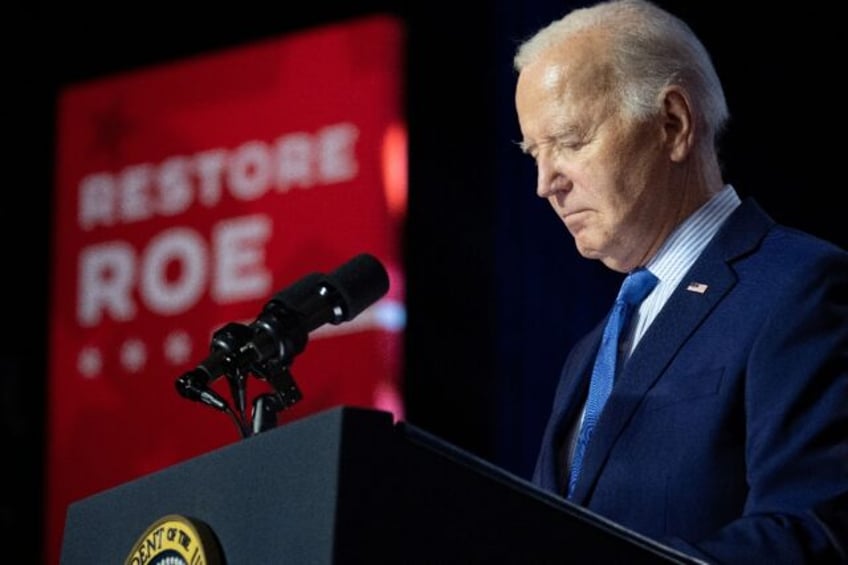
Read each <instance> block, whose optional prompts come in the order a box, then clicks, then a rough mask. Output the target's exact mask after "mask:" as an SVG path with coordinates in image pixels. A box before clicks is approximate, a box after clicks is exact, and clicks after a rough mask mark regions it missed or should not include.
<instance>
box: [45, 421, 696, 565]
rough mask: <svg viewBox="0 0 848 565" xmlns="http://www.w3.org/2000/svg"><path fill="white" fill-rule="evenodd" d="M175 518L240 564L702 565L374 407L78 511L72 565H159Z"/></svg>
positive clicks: (239, 449)
mask: <svg viewBox="0 0 848 565" xmlns="http://www.w3.org/2000/svg"><path fill="white" fill-rule="evenodd" d="M169 516H179V517H185V518H187V519H189V520H190V523H191V524H197V525H198V526H199V527H200V528H201V530H202V532H204V533H205V536H204V538H205V539H207V540H211V541H207V542H206V546H205V547H206V549H207V552H208V551H209V549H210V547H209V546H210V544H211V545H213V546H214V547H213V548H212V549H213V551H212V553H214V554H215V556H217V557H218V558H219V559H220V562H221V563H225V564H227V565H244V564H257V565H269V564H276V563H280V564H310V565H312V564H324V563H327V564H330V563H333V564H342V563H397V564H400V563H405V564H406V563H534V564H540V563H628V564H639V563H697V561H696V560H694V559H690V558H689V557H686V556H685V555H683V554H681V553H679V552H676V551H674V550H672V549H671V548H668V547H666V546H663V545H661V544H659V543H656V542H654V541H651V540H649V539H647V538H645V537H643V536H640V535H638V534H636V533H634V532H632V531H630V530H627V529H625V528H623V527H621V526H618V525H616V524H615V523H612V522H610V521H608V520H605V519H604V518H602V517H600V516H598V515H595V514H593V513H591V512H589V511H587V510H585V509H582V508H580V507H578V506H576V505H572V504H570V503H569V502H567V501H565V500H563V499H561V498H559V497H556V496H553V495H551V494H549V493H546V492H544V491H541V490H539V489H537V488H535V487H534V486H533V485H532V484H531V483H529V482H527V481H524V480H523V479H520V478H519V477H517V476H514V475H512V474H510V473H508V472H506V471H504V470H502V469H500V468H497V467H496V466H494V465H491V464H489V463H487V462H486V461H484V460H482V459H480V458H478V457H475V456H473V455H472V454H470V453H468V452H465V451H463V450H461V449H459V448H457V447H455V446H452V445H451V444H449V443H447V442H445V441H443V440H440V439H439V438H437V437H435V436H433V435H431V434H429V433H427V432H426V431H424V430H421V429H419V428H416V427H415V426H412V425H410V424H408V423H404V422H398V423H395V422H394V421H393V418H392V415H391V414H390V413H387V412H382V411H378V410H371V409H364V408H352V407H338V408H333V409H329V410H326V411H323V412H320V413H318V414H315V415H313V416H309V417H306V418H302V419H300V420H297V421H294V422H291V423H289V424H286V425H283V426H279V427H276V428H274V429H272V430H269V431H267V432H264V433H262V434H258V435H256V436H252V437H249V438H246V439H243V440H241V441H239V442H238V443H234V444H231V445H228V446H225V447H223V448H220V449H218V450H215V451H212V452H209V453H206V454H203V455H201V456H198V457H196V458H193V459H189V460H187V461H185V462H182V463H180V464H177V465H174V466H172V467H169V468H166V469H163V470H161V471H158V472H155V473H152V474H150V475H147V476H144V477H141V478H139V479H136V480H133V481H130V482H128V483H125V484H122V485H119V486H117V487H114V488H112V489H109V490H106V491H103V492H100V493H98V494H95V495H92V496H90V497H88V498H85V499H82V500H79V501H77V502H74V503H73V504H71V505H70V506H69V508H68V512H67V519H66V525H65V532H64V538H63V541H62V552H61V563H62V564H63V565H78V564H79V565H82V564H90V563H110V564H116V563H144V562H147V563H150V562H151V561H153V560H152V558H151V554H152V552H153V551H155V547H154V546H155V540H156V539H158V538H155V537H154V536H152V535H151V536H148V537H149V539H148V541H149V543H148V544H147V547H142V546H144V545H145V544H144V542H143V538H144V536H145V534H146V533H147V532H148V531H149V530H150V528H151V525H154V524H156V523H157V521H161V520H162V519H163V518H167V517H169ZM137 542H141V546H139V545H138V543H137ZM136 547H139V548H140V549H139V551H140V552H141V553H139V554H138V555H140V556H141V557H138V558H136V559H135V560H132V559H130V556H131V555H132V554H133V551H134V548H136ZM213 557H214V556H213ZM215 560H216V559H207V561H206V562H207V563H213V562H215ZM160 561H161V562H169V563H170V562H173V563H177V562H180V561H176V560H172V561H169V560H167V559H161V560H160ZM154 562H155V561H154ZM186 562H190V559H186ZM201 563H202V561H201V560H200V559H196V563H195V564H194V565H201Z"/></svg>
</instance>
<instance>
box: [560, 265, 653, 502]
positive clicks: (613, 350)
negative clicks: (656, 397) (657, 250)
mask: <svg viewBox="0 0 848 565" xmlns="http://www.w3.org/2000/svg"><path fill="white" fill-rule="evenodd" d="M656 284H657V277H655V276H654V275H653V274H652V273H651V272H650V271H649V270H647V269H645V268H643V267H640V268H639V269H636V270H635V271H633V272H631V273H630V274H629V275H627V278H625V279H624V282H623V283H622V285H621V290H619V291H618V298H616V299H615V305H613V309H612V313H611V314H610V316H609V319H608V320H607V325H606V327H605V328H604V335H603V338H602V339H601V347H600V349H598V356H597V357H596V358H595V367H594V369H593V370H592V380H591V381H590V382H589V397H588V398H587V399H586V409H585V413H584V415H583V425H582V426H581V428H580V432H579V433H578V435H577V443H576V445H575V446H574V457H573V458H572V463H571V471H570V473H569V476H568V497H569V498H571V495H572V494H573V493H574V487H575V486H577V478H578V477H579V476H580V469H581V467H582V465H583V455H584V454H585V453H586V446H587V445H588V443H589V438H591V436H592V431H594V429H595V424H596V423H597V422H598V417H599V416H600V414H601V410H603V408H604V404H605V403H606V401H607V398H608V397H609V395H610V391H612V385H613V382H614V381H615V370H616V366H617V365H618V348H619V339H620V334H621V332H622V330H623V329H624V328H626V327H627V324H628V322H629V321H630V317H631V315H632V314H633V311H634V310H635V309H636V308H638V307H639V303H640V302H642V300H644V299H645V297H646V296H648V294H649V293H650V292H651V290H653V288H654V287H655V286H656Z"/></svg>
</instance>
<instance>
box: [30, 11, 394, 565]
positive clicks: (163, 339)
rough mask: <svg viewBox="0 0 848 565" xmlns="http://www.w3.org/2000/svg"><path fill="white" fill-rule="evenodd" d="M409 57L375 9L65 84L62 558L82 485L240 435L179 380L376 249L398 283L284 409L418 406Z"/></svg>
mask: <svg viewBox="0 0 848 565" xmlns="http://www.w3.org/2000/svg"><path fill="white" fill-rule="evenodd" d="M402 64H403V30H402V27H401V25H400V23H399V22H397V21H395V20H394V19H392V18H389V17H371V18H364V19H361V20H356V21H351V22H348V23H345V24H343V25H342V24H337V25H333V26H328V27H325V28H320V29H315V30H309V31H306V32H300V33H297V34H292V35H288V36H286V37H283V38H279V39H277V40H266V41H263V42H260V43H255V44H251V45H247V46H242V47H237V48H233V49H230V50H227V51H223V52H219V53H215V54H207V55H203V56H199V57H196V58H193V59H189V60H182V61H177V62H173V63H170V64H167V65H160V66H157V67H155V68H149V69H142V70H136V71H132V72H127V73H124V74H122V75H116V76H111V77H107V78H104V79H100V80H96V81H92V82H88V83H84V84H78V85H73V86H71V87H68V88H66V89H65V90H63V92H62V93H61V95H60V97H59V105H58V114H57V119H58V122H57V139H58V148H57V178H56V183H57V184H56V187H57V189H56V198H55V214H56V215H55V221H54V226H55V236H54V247H53V250H54V257H53V283H52V308H51V313H50V320H51V328H50V339H51V342H50V368H49V377H48V378H49V382H48V386H47V389H48V390H49V398H48V418H49V422H48V453H47V456H48V469H47V481H48V484H47V509H46V514H47V530H46V543H47V558H48V561H47V562H48V563H56V562H58V553H59V542H60V540H61V534H62V530H63V528H64V518H65V512H66V509H67V505H68V504H69V503H71V502H73V501H75V500H78V499H80V498H83V497H86V496H89V495H91V494H94V493H96V492H98V491H101V490H103V489H105V488H109V487H111V486H115V485H118V484H120V483H123V482H126V481H128V480H131V479H133V478H137V477H139V476H142V475H144V474H147V473H150V472H153V471H156V470H158V469H161V468H163V467H166V466H169V465H172V464H175V463H177V462H179V461H181V460H184V459H187V458H189V457H192V456H195V455H198V454H201V453H203V452H206V451H209V450H211V449H214V448H217V447H219V446H222V445H224V444H227V443H230V442H233V441H237V440H239V439H240V435H239V433H238V429H237V428H236V426H235V425H234V423H233V421H232V420H231V419H229V418H228V417H227V415H226V414H224V413H223V412H219V411H216V410H214V409H212V408H210V407H207V406H205V405H203V404H201V403H194V402H191V401H189V400H187V399H185V398H183V397H181V396H180V395H179V394H178V393H177V391H176V389H175V380H176V379H177V377H179V376H180V375H181V374H183V373H184V372H185V371H187V370H190V369H192V368H194V367H195V366H196V365H197V363H198V362H200V361H201V360H203V359H204V358H205V357H206V356H207V355H208V354H209V348H210V339H211V336H212V334H213V332H214V331H215V330H217V329H219V328H221V327H222V326H223V325H225V324H227V323H229V322H234V321H235V322H241V323H249V322H251V321H252V320H254V319H255V317H256V316H257V315H258V314H259V312H260V310H261V308H262V307H263V305H264V304H265V303H266V302H267V300H268V299H269V298H271V297H272V296H273V295H274V294H275V293H276V292H277V291H279V290H281V289H283V288H286V287H287V286H288V285H290V284H292V283H293V282H295V281H297V280H299V279H300V278H302V277H303V276H304V275H306V274H308V273H313V272H316V271H318V272H322V273H329V272H331V271H333V270H334V269H336V268H337V267H338V266H340V265H341V264H343V263H344V262H346V261H347V260H348V259H350V258H352V257H354V256H355V255H358V254H360V253H369V254H372V255H374V256H375V257H377V258H378V259H379V260H380V261H381V262H382V263H383V265H385V266H386V268H387V270H388V272H389V275H390V289H389V292H388V293H387V295H386V296H385V297H384V298H382V299H381V300H379V301H378V302H377V303H375V304H373V305H372V306H370V307H369V308H368V309H366V310H365V311H364V312H362V313H361V314H360V315H359V316H358V317H357V318H356V319H354V320H352V321H350V322H345V323H342V324H340V325H326V326H324V327H322V328H320V329H319V330H317V331H315V332H313V333H312V334H310V336H309V342H308V343H307V346H306V349H305V350H304V351H303V352H302V353H301V354H300V355H299V356H298V357H297V359H296V361H295V362H294V363H292V365H291V372H292V375H293V377H294V380H295V382H296V383H297V385H298V387H299V389H300V391H301V392H302V394H303V400H302V401H301V402H300V403H298V404H296V405H295V406H294V407H292V408H291V409H289V410H285V411H283V412H282V413H281V414H280V421H281V422H286V421H290V420H293V419H297V418H299V417H302V416H304V415H306V414H309V413H313V412H315V411H317V410H321V409H324V408H327V407H330V406H334V405H339V404H346V405H357V406H366V407H377V408H382V409H387V410H391V411H392V412H394V413H395V415H396V416H398V417H400V416H401V414H400V411H401V410H402V406H401V403H400V400H399V399H400V392H399V390H400V382H399V379H400V366H401V365H400V361H401V350H400V348H401V332H402V329H403V322H404V308H403V276H402V273H401V270H400V257H399V254H400V251H399V247H400V246H399V237H400V225H399V224H400V222H401V221H402V219H403V214H404V211H405V202H406V201H405V191H406V134H405V125H404V123H403V116H402V86H403V85H402V78H403V68H402ZM266 384H267V383H265V382H263V381H261V380H258V379H251V380H248V382H247V390H248V394H249V395H251V396H252V395H254V394H258V393H259V392H262V391H263V390H265V389H264V388H263V387H264V385H266ZM213 386H214V387H215V390H217V391H218V392H219V394H221V395H222V396H224V397H226V398H230V395H229V392H228V389H227V388H226V379H220V381H216V382H215V383H213ZM133 534H134V533H133ZM130 543H131V542H130ZM128 550H129V546H128Z"/></svg>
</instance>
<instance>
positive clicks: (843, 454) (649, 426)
mask: <svg viewBox="0 0 848 565" xmlns="http://www.w3.org/2000/svg"><path fill="white" fill-rule="evenodd" d="M693 282H697V283H702V284H703V285H706V290H705V291H704V292H703V293H698V292H693V291H690V290H687V286H688V285H689V284H690V283H693ZM602 330H603V321H602V322H601V324H599V325H598V327H597V328H596V329H595V330H593V331H592V332H591V333H590V334H589V335H587V336H586V337H585V338H583V339H582V340H581V341H580V342H579V343H578V344H577V345H576V346H575V347H574V349H573V350H572V352H571V353H570V354H569V356H568V358H567V360H566V362H565V365H564V367H563V370H562V375H561V377H560V382H559V385H558V387H557V392H556V397H555V400H554V405H553V410H552V415H551V418H550V420H549V422H548V425H547V428H546V430H545V433H544V438H543V444H542V448H541V450H540V453H539V458H538V461H537V465H536V469H535V472H534V476H533V482H535V483H536V484H538V485H539V486H541V487H542V488H544V489H547V490H551V491H554V492H557V493H559V494H561V493H562V489H561V485H562V479H561V477H562V475H561V473H562V470H561V469H560V468H559V466H558V465H559V463H558V461H557V452H558V449H559V445H560V443H561V441H562V439H563V437H564V434H566V433H567V431H568V429H569V427H570V426H572V425H573V423H574V421H575V418H576V417H577V416H578V414H579V412H580V410H581V408H582V404H583V402H584V400H585V397H586V392H587V389H588V382H589V374H590V371H591V366H592V363H593V360H594V358H595V352H596V351H597V349H598V344H599V341H600V335H601V332H602ZM847 499H848V253H846V251H845V250H842V249H839V248H838V247H837V246H834V245H831V244H829V243H826V242H823V241H821V240H819V239H816V238H813V237H812V236H810V235H807V234H804V233H801V232H798V231H795V230H792V229H788V228H786V227H783V226H780V225H778V224H776V223H775V222H774V221H773V220H772V219H771V218H769V217H768V216H767V215H766V214H765V213H764V212H763V211H762V210H761V209H760V208H759V206H758V205H757V204H756V203H755V202H753V201H752V200H746V201H744V202H743V203H742V205H741V206H739V208H737V210H736V211H734V213H733V214H732V215H731V217H730V218H729V219H728V220H727V222H726V223H725V225H724V226H722V228H721V230H720V231H719V233H718V234H717V235H716V237H715V238H714V239H713V241H711V242H710V244H709V245H708V246H707V248H706V249H705V250H704V252H703V253H702V254H701V256H700V257H699V258H698V260H697V262H696V263H695V264H694V265H693V266H692V268H691V270H690V271H689V273H687V275H686V276H685V277H684V279H683V281H682V282H681V284H680V287H679V288H677V289H676V290H675V292H674V293H673V294H672V296H671V297H670V299H669V300H668V302H667V303H666V305H665V307H664V308H663V310H662V311H661V312H660V314H659V316H658V317H657V318H656V319H655V320H654V322H653V323H652V325H651V326H650V327H649V328H648V330H647V332H646V333H645V334H644V336H643V337H642V340H641V341H640V343H639V344H638V346H637V347H636V349H635V350H634V352H633V354H632V356H631V357H630V359H629V360H628V362H627V363H626V365H625V366H624V368H623V370H622V372H621V374H620V375H619V377H618V378H617V380H616V384H615V387H614V389H613V391H612V394H611V396H610V398H609V400H608V401H607V404H606V406H605V408H604V411H603V413H602V414H601V416H600V419H599V421H598V423H597V427H596V428H595V431H594V435H593V437H592V440H591V442H590V444H589V446H588V448H587V451H586V454H585V458H584V462H583V472H582V474H581V477H580V480H579V483H578V485H577V488H576V492H575V494H574V496H573V499H572V501H573V502H575V503H577V504H580V505H582V506H585V507H587V508H589V509H590V510H592V511H594V512H596V513H598V514H600V515H603V516H606V517H608V518H610V519H612V520H613V521H615V522H618V523H619V524H622V525H624V526H626V527H628V528H630V529H632V530H635V531H637V532H640V533H643V534H645V535H647V536H649V537H652V538H655V539H657V540H659V541H662V542H664V543H666V544H668V545H670V546H672V547H675V548H677V549H679V550H681V551H684V552H686V553H689V554H691V555H694V556H696V557H699V558H702V559H705V560H707V561H709V562H720V563H805V562H816V563H823V562H837V563H839V562H848V558H846V553H845V552H846V547H848V542H846V540H845V536H846V532H845V516H846V515H845V506H846V500H847Z"/></svg>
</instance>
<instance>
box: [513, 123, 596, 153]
mask: <svg viewBox="0 0 848 565" xmlns="http://www.w3.org/2000/svg"><path fill="white" fill-rule="evenodd" d="M579 135H581V130H580V128H579V127H578V126H577V125H576V124H569V125H567V126H565V127H563V128H561V129H560V130H558V131H557V132H556V133H554V134H552V135H549V136H546V137H545V138H544V139H543V140H542V141H540V142H538V143H534V142H530V141H527V140H526V139H522V140H521V141H513V143H515V144H516V145H518V148H519V149H521V151H522V152H524V153H530V152H531V151H532V150H533V149H535V148H536V147H538V146H539V145H550V144H552V143H556V142H558V141H562V140H563V138H567V137H572V136H579Z"/></svg>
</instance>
